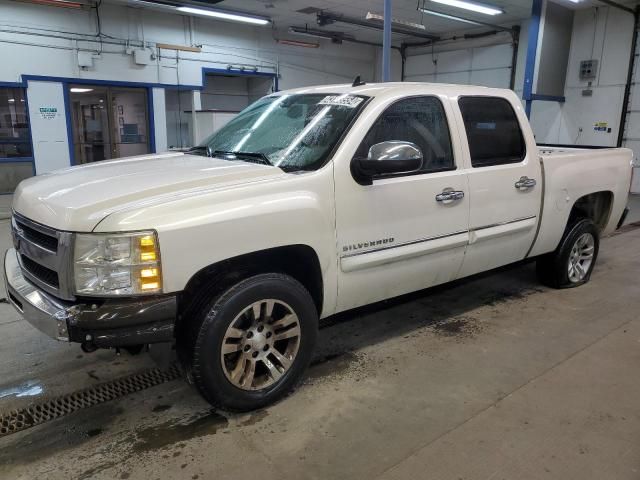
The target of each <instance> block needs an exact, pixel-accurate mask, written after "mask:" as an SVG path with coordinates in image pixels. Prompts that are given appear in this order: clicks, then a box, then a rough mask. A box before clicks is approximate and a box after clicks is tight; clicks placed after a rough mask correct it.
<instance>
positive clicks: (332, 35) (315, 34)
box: [289, 27, 353, 43]
mask: <svg viewBox="0 0 640 480" xmlns="http://www.w3.org/2000/svg"><path fill="white" fill-rule="evenodd" d="M289 33H292V34H294V35H300V36H303V37H311V38H319V39H321V40H331V41H332V42H334V43H340V42H342V41H344V40H353V37H352V36H351V35H347V34H346V33H342V32H331V31H323V30H312V29H309V28H307V27H289Z"/></svg>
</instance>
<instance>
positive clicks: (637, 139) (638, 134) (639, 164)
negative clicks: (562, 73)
mask: <svg viewBox="0 0 640 480" xmlns="http://www.w3.org/2000/svg"><path fill="white" fill-rule="evenodd" d="M636 28H637V26H636ZM636 52H640V36H639V37H638V40H637V42H636ZM636 55H637V54H636ZM639 64H640V60H639V59H638V57H637V56H636V61H635V66H634V71H633V77H632V80H631V90H630V92H629V109H628V110H627V119H626V123H625V128H624V133H623V136H622V146H623V147H627V148H630V149H632V150H633V153H634V155H633V162H634V168H633V181H632V183H631V192H633V193H640V161H639V160H638V158H639V157H640V85H638V82H639V81H640V70H639V67H638V65H639Z"/></svg>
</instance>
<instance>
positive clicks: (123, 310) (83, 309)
mask: <svg viewBox="0 0 640 480" xmlns="http://www.w3.org/2000/svg"><path fill="white" fill-rule="evenodd" d="M4 278H5V286H6V290H7V300H8V301H9V303H11V304H12V305H13V306H14V307H15V308H16V310H18V311H19V312H20V313H21V314H22V316H23V317H24V319H25V320H26V321H27V322H29V323H30V324H31V325H33V326H34V327H35V328H37V329H38V330H40V331H41V332H43V333H45V334H46V335H48V336H50V337H51V338H55V339H56V340H61V341H66V342H80V343H82V342H90V343H93V344H94V345H95V346H97V347H123V346H129V345H139V344H145V343H162V342H172V341H173V339H174V335H173V331H174V326H175V321H176V315H177V298H176V296H175V295H162V296H156V297H130V298H122V299H107V300H87V299H85V300H78V301H76V302H69V301H64V300H60V299H58V298H56V297H54V296H52V295H50V294H49V293H47V292H44V291H43V290H41V289H39V288H38V287H36V286H35V285H33V284H32V283H31V282H29V281H28V280H27V279H26V278H25V277H24V275H23V274H22V269H21V267H20V263H19V261H18V256H17V253H16V251H15V249H13V248H12V249H9V250H7V252H6V253H5V258H4Z"/></svg>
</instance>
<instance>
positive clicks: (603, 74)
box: [531, 7, 640, 146]
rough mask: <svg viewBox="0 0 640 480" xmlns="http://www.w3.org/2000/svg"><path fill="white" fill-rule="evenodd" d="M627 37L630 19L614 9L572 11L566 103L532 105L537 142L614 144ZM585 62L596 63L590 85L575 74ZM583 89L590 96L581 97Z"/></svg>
mask: <svg viewBox="0 0 640 480" xmlns="http://www.w3.org/2000/svg"><path fill="white" fill-rule="evenodd" d="M632 34H633V16H632V15H630V14H628V13H625V12H623V11H621V10H618V9H616V8H609V7H599V8H589V9H584V10H578V11H576V12H575V15H574V21H573V33H572V38H571V49H570V52H569V63H568V66H567V78H566V83H565V92H564V96H565V98H566V102H565V103H564V104H561V103H556V102H534V103H533V109H532V115H531V123H532V126H533V129H534V132H535V133H536V139H537V141H538V142H539V143H560V144H576V145H602V146H615V145H616V142H617V139H618V129H619V125H620V112H621V111H622V100H623V95H624V87H625V82H626V77H627V67H628V63H629V53H630V48H631V38H632ZM589 59H596V60H598V61H599V68H598V74H597V77H596V78H595V79H593V80H591V85H590V84H589V81H586V80H581V79H580V76H579V70H580V61H581V60H589ZM585 90H590V91H591V95H590V96H584V95H583V91H585ZM639 118H640V117H639ZM596 123H598V124H606V130H605V131H600V130H596V129H595V125H596ZM609 129H610V131H609Z"/></svg>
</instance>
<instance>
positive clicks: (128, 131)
mask: <svg viewBox="0 0 640 480" xmlns="http://www.w3.org/2000/svg"><path fill="white" fill-rule="evenodd" d="M109 97H110V102H109V103H110V105H111V112H112V116H111V118H112V121H111V128H112V135H111V138H113V145H112V147H111V148H112V153H113V158H120V157H130V156H133V155H143V154H145V153H149V135H148V128H149V127H148V125H149V120H148V113H147V92H146V90H145V89H142V88H120V87H112V88H110V89H109Z"/></svg>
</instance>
